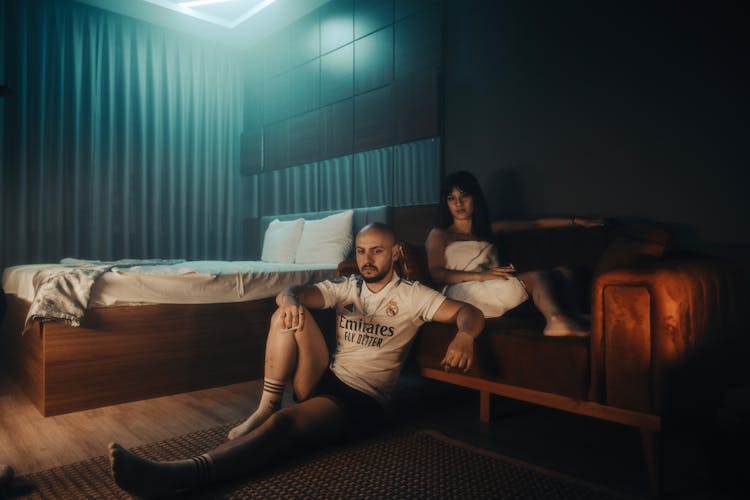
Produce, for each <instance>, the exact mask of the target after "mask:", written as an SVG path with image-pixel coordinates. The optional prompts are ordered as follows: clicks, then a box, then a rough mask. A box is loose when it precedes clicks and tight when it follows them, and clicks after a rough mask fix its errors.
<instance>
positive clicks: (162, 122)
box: [0, 0, 243, 267]
mask: <svg viewBox="0 0 750 500" xmlns="http://www.w3.org/2000/svg"><path fill="white" fill-rule="evenodd" d="M4 9H5V12H3V14H4V15H3V18H4V21H5V23H6V25H5V30H6V34H5V35H6V43H5V44H4V50H5V54H4V55H5V57H4V62H5V75H6V77H7V79H8V81H9V83H10V85H11V87H12V88H14V89H16V90H17V91H16V95H14V96H13V97H12V98H8V99H5V101H6V102H4V103H3V104H4V108H5V110H4V111H5V112H4V136H3V138H4V147H3V151H2V152H3V164H2V171H1V172H0V186H1V187H2V195H3V196H2V203H1V204H0V205H1V206H2V210H3V220H2V222H1V223H0V228H1V229H2V233H1V234H2V241H0V265H2V266H3V267H5V266H9V265H14V264H20V263H29V262H54V261H57V260H59V259H61V258H63V257H79V258H92V259H107V260H109V259H118V258H186V259H226V260H231V259H234V258H238V257H239V256H240V255H241V245H242V244H241V239H242V234H241V228H240V226H239V224H240V223H241V221H240V216H241V214H242V212H243V207H242V200H241V198H240V197H239V195H238V194H239V193H238V185H239V181H238V179H239V150H240V144H239V137H240V131H241V129H242V110H243V102H242V100H243V96H242V74H241V70H240V68H241V64H240V62H241V55H240V53H239V52H238V51H235V50H233V49H229V48H226V47H223V46H220V45H217V44H211V43H208V42H206V41H204V40H199V39H195V38H191V37H188V36H186V35H183V34H180V33H174V32H170V31H166V30H164V29H162V28H159V27H156V26H152V25H150V24H147V23H143V22H140V21H136V20H134V19H131V18H128V17H125V16H118V15H115V14H111V13H108V12H105V11H102V10H99V9H95V8H92V7H89V6H85V5H81V4H78V3H74V2H70V1H54V2H53V1H42V0H29V1H23V2H10V3H7V4H6V5H5V7H4Z"/></svg>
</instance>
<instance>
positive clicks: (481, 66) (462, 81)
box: [444, 0, 750, 259]
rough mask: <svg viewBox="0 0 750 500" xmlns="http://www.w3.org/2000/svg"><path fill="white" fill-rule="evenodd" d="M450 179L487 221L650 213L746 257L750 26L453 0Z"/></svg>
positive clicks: (663, 5)
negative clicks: (464, 179) (476, 187)
mask: <svg viewBox="0 0 750 500" xmlns="http://www.w3.org/2000/svg"><path fill="white" fill-rule="evenodd" d="M444 19H445V33H444V43H445V44H444V52H445V110H444V113H445V135H444V155H445V169H446V171H448V172H451V171H455V170H461V169H468V170H471V171H473V172H475V173H476V174H477V175H478V177H479V178H480V181H482V182H483V185H484V186H486V187H487V189H488V190H489V191H491V192H493V193H497V194H498V195H497V196H492V195H491V196H488V199H489V201H490V209H491V212H492V214H493V216H494V217H519V218H521V217H539V216H557V215H560V216H570V215H601V216H617V217H624V216H633V217H646V218H649V219H653V220H657V221H660V222H663V223H665V224H667V225H668V226H669V227H670V228H671V229H672V230H673V231H674V232H675V233H676V235H677V237H678V238H679V240H680V241H681V242H682V244H683V245H685V246H687V247H688V248H691V249H695V250H699V251H707V252H709V253H714V254H717V255H724V256H729V257H733V258H736V259H741V258H744V256H745V255H748V254H750V252H748V250H750V234H748V231H747V230H746V227H747V223H746V217H747V214H748V213H750V210H748V208H750V203H749V202H748V196H747V193H746V191H747V188H746V184H747V179H748V177H749V176H748V173H747V172H748V169H749V168H750V161H748V159H749V158H750V154H748V146H747V142H748V141H747V140H748V137H750V135H749V134H748V111H750V106H748V92H747V88H748V74H747V54H746V53H745V52H744V51H745V50H746V47H747V45H748V44H747V42H748V36H747V35H746V34H745V33H746V27H745V26H742V23H741V19H744V18H743V17H741V16H740V13H739V12H738V8H737V7H732V6H731V5H730V4H727V5H724V4H722V3H721V2H719V3H703V4H702V5H700V6H693V5H690V4H689V3H688V2H647V3H642V4H639V3H638V2H617V3H615V2H593V1H592V2H576V1H573V2H533V1H532V2H528V1H523V2H522V1H507V2H505V1H504V2H495V1H490V0H487V1H478V0H471V1H461V2H457V1H448V2H446V5H445V11H444Z"/></svg>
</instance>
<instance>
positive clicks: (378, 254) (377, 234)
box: [355, 222, 399, 291]
mask: <svg viewBox="0 0 750 500" xmlns="http://www.w3.org/2000/svg"><path fill="white" fill-rule="evenodd" d="M398 252H399V246H398V245H397V244H396V235H395V233H394V232H393V229H391V227H390V226H388V225H386V224H383V223H380V222H373V223H372V224H367V225H366V226H365V227H363V228H362V229H360V230H359V232H358V233H357V241H356V243H355V256H356V258H357V267H358V268H359V274H360V275H361V276H362V278H363V279H364V280H365V281H366V282H367V283H368V286H369V287H370V289H371V290H372V291H377V290H379V289H380V287H382V286H384V285H385V284H386V283H388V281H389V280H390V279H391V276H392V273H393V263H394V262H395V261H396V260H398ZM373 287H375V288H373Z"/></svg>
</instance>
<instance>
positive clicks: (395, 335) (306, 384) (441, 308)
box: [109, 223, 484, 496]
mask: <svg viewBox="0 0 750 500" xmlns="http://www.w3.org/2000/svg"><path fill="white" fill-rule="evenodd" d="M355 248H356V250H355V253H356V260H357V267H358V268H359V272H360V275H356V276H351V277H349V278H338V279H334V280H330V281H324V282H322V283H318V284H316V285H311V286H302V287H293V288H291V289H289V290H287V291H286V292H282V293H280V294H279V295H278V296H277V297H276V303H277V305H278V306H279V307H278V309H277V310H276V312H275V313H274V315H273V317H272V319H271V326H270V329H269V332H268V339H267V343H266V358H265V372H264V385H263V395H262V396H261V402H260V405H259V407H258V409H257V410H256V411H255V412H254V413H253V414H252V415H251V416H250V417H249V418H248V419H247V420H246V421H245V422H243V423H242V424H240V425H239V426H237V427H235V428H234V429H232V431H231V432H230V433H229V438H230V440H229V441H228V442H226V443H224V444H222V445H220V446H219V447H217V448H215V449H213V450H211V451H209V452H207V453H204V454H203V455H200V456H196V457H193V458H190V459H186V460H179V461H174V462H155V461H151V460H146V459H143V458H141V457H138V456H136V455H135V454H133V453H131V452H129V451H127V450H125V449H124V448H122V447H121V446H119V445H118V444H116V443H112V444H110V446H109V458H110V464H111V469H112V475H113V477H114V479H115V482H116V483H117V485H118V486H119V487H120V488H122V489H124V490H126V491H128V492H130V493H133V494H137V495H141V496H159V495H166V494H171V493H175V492H178V491H181V490H186V489H191V488H195V487H198V486H202V485H205V484H208V483H211V482H213V481H223V480H227V479H234V478H238V477H242V476H245V475H247V474H248V473H251V472H252V471H254V470H256V469H258V468H259V467H260V466H262V465H264V464H265V463H267V462H269V461H271V460H273V459H276V458H278V457H280V456H282V455H283V454H284V453H288V452H289V451H291V450H293V449H295V448H298V447H319V446H321V445H324V444H326V443H333V442H336V441H339V440H341V439H342V438H346V437H354V436H356V435H357V434H367V433H370V432H371V431H372V429H373V427H376V426H378V425H379V424H381V423H382V422H383V420H384V407H383V405H384V404H385V403H386V402H387V401H388V399H389V395H390V392H391V391H392V389H393V387H394V385H395V384H396V380H397V378H398V375H399V373H400V372H401V368H402V366H403V363H404V360H405V359H406V355H407V352H408V348H409V346H410V345H411V343H412V340H413V339H414V336H415V335H416V332H417V329H418V328H419V326H420V325H421V324H422V323H424V322H426V321H433V320H434V321H440V322H443V323H450V324H455V325H456V326H457V327H458V333H457V334H456V336H455V338H454V339H453V341H452V342H451V343H450V345H449V346H448V349H447V351H446V354H445V357H444V358H443V360H442V364H443V366H444V367H445V369H446V370H449V369H451V368H456V369H461V370H464V371H466V370H468V369H469V367H470V366H471V364H472V361H473V358H474V340H475V338H476V337H477V336H478V335H479V333H480V332H481V331H482V329H483V328H484V317H483V316H482V313H481V312H480V311H479V310H478V309H476V308H475V307H474V306H471V305H469V304H465V303H462V302H457V301H454V300H450V299H446V298H445V297H444V296H443V295H441V294H439V293H438V292H436V291H434V290H432V289H431V288H428V287H426V286H423V285H421V284H419V283H416V282H411V281H407V280H404V279H401V278H399V276H398V274H397V273H396V272H395V271H394V267H393V266H394V262H395V261H396V260H398V255H399V246H398V244H396V242H395V237H394V233H393V230H392V229H391V228H390V227H388V226H386V225H384V224H379V223H375V224H370V225H368V226H365V227H364V228H363V229H362V230H361V231H360V232H359V233H358V234H357V238H356V243H355ZM334 307H335V308H336V351H335V353H334V355H333V357H330V356H329V352H328V349H327V346H326V343H325V341H324V338H323V334H322V333H321V331H320V328H319V327H318V325H317V324H316V323H315V321H314V320H313V319H312V318H311V317H310V315H309V314H308V308H315V309H322V308H334ZM289 381H291V383H292V388H293V390H294V397H295V400H296V401H297V403H296V404H294V405H292V406H289V407H287V408H283V409H279V408H280V404H281V398H282V394H283V391H284V387H285V386H286V384H287V382H289Z"/></svg>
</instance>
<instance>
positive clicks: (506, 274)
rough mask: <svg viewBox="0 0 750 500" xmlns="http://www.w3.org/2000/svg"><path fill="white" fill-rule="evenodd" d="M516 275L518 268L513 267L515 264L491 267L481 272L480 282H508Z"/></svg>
mask: <svg viewBox="0 0 750 500" xmlns="http://www.w3.org/2000/svg"><path fill="white" fill-rule="evenodd" d="M515 275H516V268H515V267H513V264H510V265H508V266H498V267H491V268H489V269H485V270H484V271H480V272H479V281H489V280H507V279H508V278H512V277H513V276H515Z"/></svg>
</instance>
